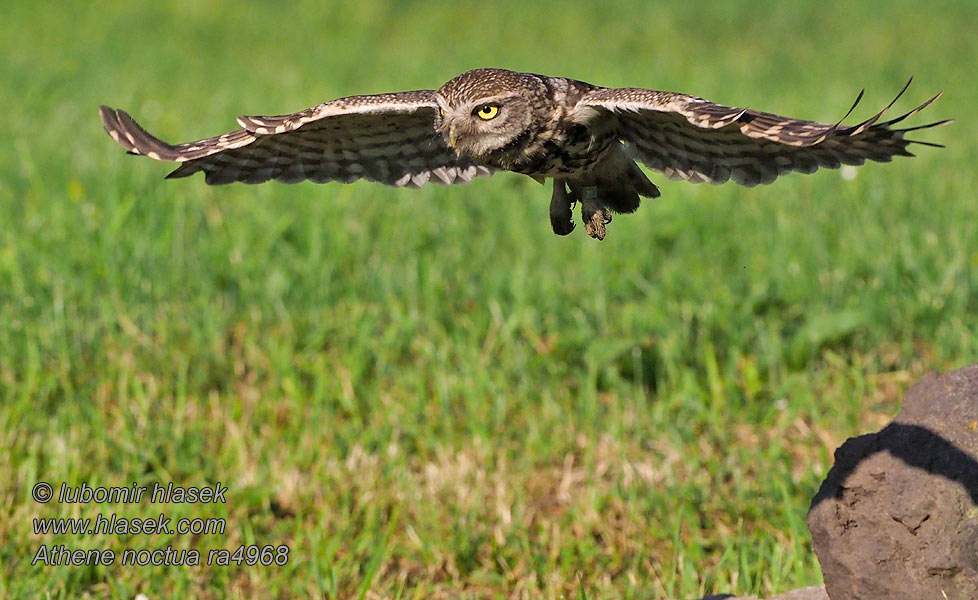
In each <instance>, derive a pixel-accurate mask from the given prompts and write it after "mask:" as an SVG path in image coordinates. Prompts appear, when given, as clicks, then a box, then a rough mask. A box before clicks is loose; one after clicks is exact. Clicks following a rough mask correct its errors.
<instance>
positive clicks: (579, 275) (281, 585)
mask: <svg viewBox="0 0 978 600" xmlns="http://www.w3.org/2000/svg"><path fill="white" fill-rule="evenodd" d="M4 12H5V17H4V19H3V21H2V23H0V80H2V81H3V82H4V83H3V85H2V86H0V101H2V105H3V106H4V111H3V112H4V119H3V131H4V133H3V143H2V144H0V403H2V404H0V446H2V447H4V448H6V451H5V452H3V453H0V482H9V483H8V484H7V485H2V486H0V515H2V517H0V556H2V558H3V568H2V570H0V598H7V597H9V598H27V597H36V596H37V595H38V593H39V590H43V591H44V594H45V595H44V597H50V598H80V597H81V598H84V597H112V598H132V597H134V596H135V594H137V593H144V594H146V595H147V596H149V597H150V598H152V599H156V598H167V597H198V598H224V597H229V598H251V597H262V598H265V597H280V598H290V597H305V596H313V597H327V598H334V597H335V598H348V597H366V598H395V597H396V598H429V597H444V598H457V597H461V598H524V597H559V596H561V595H563V596H565V597H573V596H577V595H578V593H579V590H584V591H585V593H586V595H587V597H588V598H620V597H624V598H648V597H693V596H701V595H704V594H706V593H710V592H732V593H760V594H769V593H772V592H779V591H784V590H786V589H790V588H792V587H797V586H802V585H807V584H812V583H816V582H818V581H819V578H820V575H819V571H818V566H817V563H816V561H815V558H814V556H813V554H812V553H811V550H810V542H809V538H808V533H807V530H806V528H805V523H804V517H805V512H806V510H807V508H808V503H809V499H810V498H811V496H812V495H813V493H814V492H815V490H816V489H817V486H818V484H819V483H820V481H821V479H822V477H823V476H824V474H825V473H826V471H827V469H828V468H829V466H830V463H831V453H832V451H833V450H834V448H835V447H836V446H837V445H838V444H840V443H841V442H842V441H843V440H844V439H845V438H846V437H848V436H851V435H855V434H858V433H861V432H864V431H867V430H869V429H873V428H876V427H878V426H879V425H880V424H882V423H883V422H885V421H886V420H887V419H888V418H889V417H890V416H892V415H893V414H894V413H895V412H896V411H897V410H898V408H899V399H900V397H901V395H902V392H903V391H904V389H905V387H906V386H907V385H908V384H909V383H910V382H912V381H913V380H914V379H915V378H917V377H918V376H919V375H921V374H922V373H923V372H925V371H928V370H934V369H944V370H946V369H950V368H953V367H957V366H962V365H964V364H968V363H972V362H974V361H975V356H976V354H978V322H976V319H975V314H976V311H978V218H976V216H975V201H974V190H975V189H976V187H978V177H976V175H975V169H974V164H975V163H976V161H978V153H976V149H975V144H974V140H975V139H976V137H978V130H976V129H978V128H976V125H975V122H976V121H975V119H974V118H973V117H974V113H975V110H974V109H975V102H974V100H973V99H974V98H975V97H978V84H976V82H975V78H974V73H973V67H974V65H975V64H978V42H975V38H974V35H973V31H972V29H973V27H972V25H973V23H975V22H978V5H976V4H975V3H973V2H965V1H961V2H949V1H937V2H932V3H930V4H928V5H927V6H923V5H920V4H919V3H912V2H909V1H897V2H890V3H885V4H883V3H873V2H871V3H861V4H853V3H848V2H841V1H839V2H822V3H809V4H800V3H794V4H792V3H776V4H764V5H763V6H758V5H757V4H756V3H753V2H735V1H725V2H711V3H706V2H658V3H645V2H620V3H616V4H614V5H612V6H610V7H609V6H606V5H601V6H599V5H597V4H592V3H587V2H565V3H561V4H560V5H552V6H550V7H548V8H546V9H543V8H539V9H538V8H535V7H534V5H529V4H527V3H524V2H516V1H513V0H500V1H497V2H493V3H450V2H432V3H408V2H404V3H396V4H382V3H378V2H357V3H319V2H311V1H309V2H291V3H281V4H275V5H273V4H266V3H259V2H234V3H232V2H207V3H193V4H187V3H176V2H159V1H156V2H148V1H142V0H139V1H130V2H107V3H100V4H99V5H97V6H96V5H90V6H83V5H71V4H63V3H54V2H39V3H38V2H31V3H27V2H21V3H18V2H8V3H7V4H6V5H5V9H4ZM476 66H502V67H508V68H513V69H518V70H531V71H537V72H543V73H548V74H555V75H567V76H571V77H577V78H580V79H584V80H587V81H591V82H593V83H598V84H603V85H633V86H645V87H652V88H658V89H674V90H681V91H686V92H690V93H694V94H697V95H701V96H704V97H707V98H710V99H713V100H716V101H719V102H724V103H728V104H734V105H749V106H751V107H753V108H758V109H762V110H770V111H775V112H781V113H784V114H790V115H792V116H799V117H804V118H813V119H819V120H823V121H833V120H835V119H837V118H838V117H840V116H841V115H842V113H843V112H844V110H845V109H846V108H847V107H848V105H849V102H851V100H852V98H853V97H854V95H855V93H856V92H857V91H858V90H859V89H860V88H863V87H865V88H867V98H866V106H864V107H863V108H862V109H861V110H862V112H860V113H859V114H857V115H856V118H858V117H859V116H861V115H868V114H871V113H872V112H873V111H875V110H876V109H877V107H879V106H882V105H884V104H885V103H886V102H888V101H889V99H890V98H891V96H892V94H893V93H895V92H896V91H897V90H898V89H899V86H900V85H901V84H902V83H903V82H904V81H905V79H906V77H907V76H908V75H910V74H913V75H915V76H916V78H915V82H914V85H913V86H912V87H911V89H910V92H909V98H910V99H909V100H907V101H905V102H902V103H901V105H900V107H904V106H906V107H909V106H910V103H911V101H913V100H917V101H919V100H922V99H923V98H925V97H927V96H928V95H929V94H932V93H933V92H935V91H937V90H940V89H944V90H946V92H947V94H946V95H945V97H944V98H942V99H941V100H940V101H939V102H938V103H937V104H936V105H935V106H934V107H932V108H929V109H927V111H926V113H925V114H923V115H921V116H919V117H917V121H915V123H923V122H926V121H927V120H928V119H930V120H935V119H938V118H945V117H957V118H958V121H957V122H956V123H955V124H954V125H952V126H951V127H948V128H944V129H941V130H935V131H927V132H923V133H921V134H919V137H921V138H923V139H927V140H930V141H935V142H940V143H945V144H947V145H948V148H947V149H946V150H934V149H930V148H923V147H918V148H917V150H918V152H919V154H920V156H919V158H916V159H913V160H899V161H897V162H896V163H894V164H889V165H876V164H874V165H869V166H866V167H863V168H861V169H860V170H859V172H858V173H859V174H858V177H857V178H856V179H855V180H853V181H845V180H843V179H842V178H841V177H840V176H839V173H838V172H835V171H828V172H820V173H818V174H816V175H814V176H810V177H805V176H800V175H794V176H790V177H786V178H785V179H783V180H781V181H779V182H777V183H776V184H774V185H772V186H769V187H763V188H754V189H745V188H740V187H737V186H733V185H725V186H720V187H711V186H691V185H688V184H683V183H675V182H670V181H668V180H665V179H664V178H663V177H661V176H659V177H657V178H654V179H655V180H656V182H657V183H658V184H659V185H660V186H661V188H662V191H663V197H662V198H661V199H660V200H658V201H656V202H649V203H647V205H646V206H643V207H642V209H641V210H640V211H639V212H638V213H637V214H636V215H633V216H622V217H619V218H617V219H616V220H615V222H614V224H613V225H612V226H611V229H610V235H609V237H608V239H607V240H605V241H604V242H602V243H595V242H594V241H592V240H590V239H588V238H587V237H586V236H584V235H583V233H582V232H581V231H578V232H575V233H576V235H573V236H571V237H569V238H557V237H555V236H553V235H552V234H551V233H550V225H549V222H548V219H547V217H546V214H547V213H546V205H547V201H548V199H549V191H548V190H545V189H543V188H541V187H539V186H537V185H536V184H535V183H533V182H530V181H529V180H526V179H524V178H519V177H517V176H512V175H507V174H502V175H497V176H496V177H494V178H493V179H492V180H486V181H478V182H476V183H473V184H472V185H470V186H467V187H460V188H455V189H443V188H437V187H429V188H424V189H422V190H420V191H410V190H394V189H390V188H384V187H381V186H376V185H371V184H354V185H350V186H340V185H335V184H331V185H326V186H315V185H311V184H300V185H296V186H283V185H265V186H258V187H248V186H242V185H234V186H228V187H222V188H208V187H206V186H204V185H203V182H202V181H201V180H199V179H197V178H194V179H191V180H180V181H167V182H164V181H161V177H162V175H163V174H164V173H165V172H166V168H165V167H164V166H161V165H158V164H153V163H151V161H148V160H144V159H130V158H128V157H126V156H125V155H124V154H123V153H122V152H121V151H120V149H119V148H118V147H117V146H116V145H115V144H114V143H112V142H111V140H110V139H109V138H108V137H106V136H105V134H104V132H103V131H102V129H101V125H100V123H99V122H98V119H97V116H96V110H95V109H96V106H97V105H98V104H100V103H105V104H109V105H113V106H120V107H123V108H125V109H127V110H130V111H131V112H132V113H133V114H134V115H135V116H136V118H137V119H139V120H140V121H141V122H142V123H144V124H145V125H146V126H147V127H148V128H149V129H150V130H151V131H153V132H155V133H159V134H160V135H162V136H163V137H164V138H165V139H170V140H172V141H184V140H189V139H196V138H198V137H202V136H205V135H212V134H215V133H219V132H222V131H225V130H227V129H228V128H230V127H232V126H233V121H232V118H233V116H235V115H237V114H262V113H273V114H274V113H281V112H288V111H292V110H297V109H299V108H303V107H305V106H310V105H313V104H315V103H318V102H321V101H323V100H326V99H329V98H333V97H337V96H341V95H348V94H353V93H369V92H382V91H389V90H399V89H415V88H424V87H437V86H438V85H440V84H441V83H442V82H444V81H445V80H447V79H448V78H450V77H452V76H453V75H455V74H457V73H459V72H461V71H463V70H465V69H468V68H472V67H476ZM900 107H898V108H900ZM927 113H929V114H927ZM41 479H43V480H47V481H51V482H60V481H66V482H68V483H69V484H72V485H77V484H79V483H81V482H85V481H87V482H90V483H91V484H92V485H127V484H129V483H131V482H133V481H138V482H140V483H141V484H151V483H152V482H154V481H162V482H169V481H173V482H174V483H175V484H177V485H201V484H205V483H207V482H215V481H221V482H224V483H225V484H226V485H229V487H230V494H229V502H228V504H227V505H226V506H218V507H216V508H211V507H201V506H180V505H173V506H171V507H168V508H167V509H166V510H167V512H168V514H170V515H172V516H173V517H174V518H178V517H181V516H193V517H199V516H224V517H226V518H227V519H228V523H229V527H228V533H227V535H225V536H216V537H215V536H212V537H200V538H191V537H189V536H185V537H180V536H173V537H172V538H170V537H165V536H164V537H160V536H132V537H129V538H126V537H121V538H120V537H106V536H76V537H71V536H64V537H50V536H49V537H38V536H35V535H33V533H32V532H31V527H30V524H31V519H32V518H34V517H46V516H83V517H84V516H89V517H94V516H95V514H96V513H97V512H98V511H99V508H98V507H95V506H70V505H67V506H59V505H56V504H55V503H52V504H49V505H46V506H42V505H38V504H35V503H33V502H32V501H31V500H30V497H29V489H30V486H31V485H32V484H33V483H34V482H35V481H37V480H41ZM109 508H111V510H116V511H117V512H119V514H120V516H126V517H138V516H147V515H153V514H155V513H157V512H159V507H157V506H154V505H149V504H142V505H134V506H116V507H103V509H102V510H103V511H104V512H107V511H108V510H109ZM42 543H44V544H54V543H64V544H67V545H69V546H71V547H76V548H91V547H109V548H113V549H116V550H118V549H120V548H122V547H137V548H141V547H148V548H156V547H165V546H166V545H167V544H171V545H173V547H174V548H190V547H194V548H200V549H201V550H207V549H211V548H232V549H233V548H234V547H236V546H237V545H238V544H242V543H259V544H266V543H270V544H283V543H284V544H289V545H290V547H291V548H292V552H291V554H290V561H289V563H288V565H287V566H285V567H282V568H261V567H258V568H256V567H221V568H218V567H206V566H204V567H189V568H188V567H169V568H168V567H143V568H129V567H125V568H123V567H119V566H115V567H93V568H89V567H85V568H80V567H46V568H42V567H40V566H35V567H32V566H30V557H31V556H33V554H34V552H35V551H36V549H37V547H38V546H39V545H40V544H42Z"/></svg>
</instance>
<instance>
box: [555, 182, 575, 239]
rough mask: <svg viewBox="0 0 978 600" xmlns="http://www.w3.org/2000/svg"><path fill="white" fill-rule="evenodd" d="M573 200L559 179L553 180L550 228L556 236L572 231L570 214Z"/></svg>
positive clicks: (572, 225) (571, 216)
mask: <svg viewBox="0 0 978 600" xmlns="http://www.w3.org/2000/svg"><path fill="white" fill-rule="evenodd" d="M572 207H573V200H572V199H571V197H570V195H569V194H568V193H567V188H566V187H564V182H563V181H562V180H560V179H555V180H554V194H553V196H552V197H551V198H550V226H551V227H552V228H553V230H554V233H555V234H557V235H567V234H569V233H570V232H572V231H574V220H573V219H574V213H572V212H571V208H572Z"/></svg>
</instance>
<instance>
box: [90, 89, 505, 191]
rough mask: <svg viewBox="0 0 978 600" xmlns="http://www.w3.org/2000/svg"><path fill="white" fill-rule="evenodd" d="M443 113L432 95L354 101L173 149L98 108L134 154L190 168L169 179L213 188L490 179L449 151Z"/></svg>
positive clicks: (259, 121) (245, 121)
mask: <svg viewBox="0 0 978 600" xmlns="http://www.w3.org/2000/svg"><path fill="white" fill-rule="evenodd" d="M437 113H438V104H437V103H436V102H435V97H434V92H432V91H430V90H420V91H416V92H400V93H395V94H378V95H373V96H351V97H348V98H340V99H338V100H333V101H332V102H326V103H324V104H320V105H319V106H314V107H312V108H309V109H307V110H303V111H300V112H297V113H293V114H290V115H281V116H274V117H240V118H238V123H239V124H240V125H241V126H242V127H243V129H238V130H235V131H232V132H230V133H225V134H224V135H221V136H217V137H212V138H208V139H205V140H200V141H197V142H188V143H186V144H180V145H177V146H171V145H170V144H167V143H166V142H163V141H161V140H159V139H157V138H155V137H153V136H152V135H150V134H149V133H147V132H146V131H145V130H144V129H143V128H142V127H140V126H139V125H138V124H137V123H136V122H135V121H133V119H132V117H130V116H129V115H128V114H126V113H125V112H124V111H121V110H118V109H112V108H108V107H106V106H102V107H101V108H99V114H100V116H101V117H102V123H103V124H104V125H105V130H106V131H107V132H108V134H109V135H110V136H112V138H113V139H114V140H115V141H116V142H118V143H119V144H120V145H121V146H122V147H124V148H125V149H126V150H128V151H129V152H131V153H132V154H142V155H145V156H148V157H150V158H153V159H156V160H162V161H173V162H179V163H183V164H181V165H180V167H179V168H177V169H176V170H175V171H173V172H172V173H170V174H169V175H168V176H167V177H186V176H188V175H193V174H194V173H196V172H198V171H203V172H204V179H205V181H206V182H207V183H209V184H222V183H230V182H232V181H243V182H245V183H262V182H264V181H269V180H271V179H274V180H277V181H282V182H285V183H295V182H298V181H302V180H305V179H308V180H311V181H314V182H316V183H324V182H327V181H341V182H351V181H355V180H357V179H367V180H370V181H378V182H380V183H385V184H387V185H395V186H409V187H420V186H422V185H424V184H425V183H427V182H429V181H430V182H432V183H441V184H452V183H468V182H470V181H472V180H473V179H474V178H475V177H477V176H483V175H491V174H492V171H491V170H490V169H489V168H487V167H485V166H483V165H480V164H477V163H474V162H472V161H469V160H466V159H464V158H459V157H458V156H457V155H456V154H455V152H453V151H452V150H451V149H449V148H448V146H447V145H446V144H445V142H444V140H443V139H442V137H441V135H439V134H438V133H437V132H436V131H435V126H434V123H435V117H436V115H437Z"/></svg>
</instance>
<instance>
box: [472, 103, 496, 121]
mask: <svg viewBox="0 0 978 600" xmlns="http://www.w3.org/2000/svg"><path fill="white" fill-rule="evenodd" d="M475 114H477V115H479V118H480V119H482V120H483V121H488V120H489V119H493V118H495V117H496V115H498V114H499V107H498V106H496V105H495V104H483V105H482V106H480V107H479V108H478V109H476V111H475Z"/></svg>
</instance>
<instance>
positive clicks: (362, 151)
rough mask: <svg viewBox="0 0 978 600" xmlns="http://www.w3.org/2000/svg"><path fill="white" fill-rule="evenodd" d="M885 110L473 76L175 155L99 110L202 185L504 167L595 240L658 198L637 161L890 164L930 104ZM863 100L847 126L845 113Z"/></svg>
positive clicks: (754, 176) (463, 176)
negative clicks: (825, 108) (840, 112)
mask: <svg viewBox="0 0 978 600" xmlns="http://www.w3.org/2000/svg"><path fill="white" fill-rule="evenodd" d="M909 85H910V82H909V81H908V82H907V85H905V86H904V87H903V89H902V90H901V91H900V93H899V94H897V97H896V98H895V99H894V100H893V102H891V103H890V104H889V105H888V106H887V107H886V108H884V109H883V110H882V111H880V112H879V113H877V114H876V115H874V116H872V117H871V118H869V119H867V120H865V121H863V122H862V123H859V124H857V125H851V126H843V125H842V120H845V117H843V119H842V120H840V121H839V122H838V123H836V124H834V125H830V124H826V123H817V122H814V121H804V120H800V119H792V118H787V117H781V116H778V115H775V114H771V113H766V112H760V111H756V110H751V109H746V108H734V107H730V106H724V105H722V104H715V103H713V102H709V101H707V100H704V99H702V98H697V97H695V96H689V95H685V94H678V93H673V92H659V91H653V90H646V89H639V88H606V87H599V86H595V85H591V84H589V83H585V82H583V81H577V80H574V79H566V78H563V77H547V76H544V75H536V74H532V73H516V72H513V71H507V70H504V69H475V70H472V71H467V72H465V73H462V74H461V75H459V76H457V77H455V78H454V79H452V80H451V81H449V82H448V83H446V84H445V85H443V86H441V87H440V88H439V89H438V90H419V91H411V92H397V93H391V94H377V95H369V96H350V97H347V98H340V99H338V100H333V101H331V102H325V103H323V104H320V105H318V106H314V107H312V108H309V109H306V110H303V111H300V112H297V113H292V114H288V115H280V116H268V117H239V118H238V124H239V125H241V129H237V130H235V131H232V132H230V133H225V134H224V135H220V136H217V137H212V138H207V139H204V140H200V141H197V142H188V143H186V144H180V145H177V146H172V145H170V144H167V143H165V142H163V141H161V140H159V139H157V138H155V137H153V136H152V135H150V134H149V133H147V132H146V131H145V130H144V129H143V128H142V127H140V126H139V125H138V124H137V123H136V122H135V121H134V120H133V119H132V117H130V116H129V115H128V114H127V113H125V112H124V111H121V110H117V109H111V108H108V107H106V106H102V107H100V109H99V112H100V116H101V118H102V123H103V124H104V125H105V130H106V131H107V132H108V134H109V135H110V136H112V138H113V139H114V140H115V141H116V142H118V143H119V144H120V145H122V146H123V147H124V148H125V149H126V150H128V151H129V152H130V153H132V154H141V155H144V156H148V157H150V158H153V159H156V160H161V161H171V162H178V163H181V164H180V166H179V167H178V168H177V169H176V170H175V171H173V172H172V173H170V174H169V175H168V176H167V177H170V178H173V177H186V176H188V175H192V174H194V173H196V172H198V171H203V173H204V180H205V181H206V182H207V183H209V184H223V183H230V182H233V181H242V182H244V183H262V182H265V181H269V180H272V179H274V180H276V181H281V182H285V183H294V182H298V181H303V180H307V179H308V180H311V181H314V182H316V183H324V182H328V181H339V182H352V181H355V180H357V179H366V180H369V181H377V182H380V183H384V184H387V185H393V186H408V187H420V186H422V185H424V184H426V183H438V184H456V183H468V182H470V181H472V180H473V179H474V178H475V177H480V176H488V175H491V174H492V173H493V172H494V171H499V170H502V171H513V172H515V173H521V174H524V175H527V176H529V177H532V178H533V179H535V180H537V181H539V182H540V183H545V182H546V180H547V179H552V180H553V195H552V196H551V200H550V224H551V226H552V228H553V231H554V233H556V234H558V235H567V234H569V233H570V232H571V231H572V230H573V229H574V222H573V212H572V211H573V208H574V206H575V205H576V204H580V212H581V220H582V222H583V223H584V226H585V229H586V231H587V233H588V235H590V236H591V237H592V238H596V239H599V240H600V239H604V237H605V233H606V225H607V224H608V223H610V222H611V216H612V213H631V212H634V211H635V210H636V209H637V208H638V206H639V203H640V201H641V198H643V197H644V198H656V197H658V196H659V189H658V188H657V187H656V186H655V184H653V183H652V182H651V181H650V180H649V178H648V176H647V175H646V173H645V172H644V171H643V170H642V169H641V168H640V167H639V164H638V163H642V164H643V165H645V166H646V167H648V168H649V169H651V170H653V171H659V172H661V173H663V174H665V176H666V177H669V178H670V179H679V180H685V181H690V182H693V183H701V182H707V181H708V182H710V183H717V184H718V183H723V182H725V181H728V180H731V179H732V180H733V181H735V182H737V183H739V184H741V185H745V186H753V185H756V184H759V183H765V184H766V183H771V182H772V181H774V180H775V179H776V178H777V177H778V176H779V175H783V174H785V173H789V172H791V171H800V172H802V173H813V172H814V171H815V170H816V169H818V168H819V167H828V168H837V167H839V166H840V165H844V164H845V165H861V164H863V163H864V162H865V161H866V160H874V161H879V162H888V161H890V160H892V157H894V156H913V154H911V153H910V152H909V151H908V150H907V147H908V146H909V145H910V144H913V143H917V144H923V145H927V146H938V147H940V146H939V144H933V143H930V142H923V141H917V140H907V139H905V138H904V134H905V133H906V132H908V131H913V130H916V129H925V128H928V127H936V126H939V125H944V124H947V123H949V122H951V121H950V120H945V121H938V122H935V123H929V124H927V125H919V126H917V127H909V128H904V129H897V128H893V125H895V124H897V123H899V122H901V121H903V120H904V119H906V118H907V117H910V116H911V115H914V114H915V113H917V112H918V111H920V110H921V109H923V108H924V107H926V106H927V105H929V104H930V103H931V102H933V101H935V100H936V99H937V98H939V97H940V94H937V95H936V96H934V97H933V98H931V99H930V100H927V101H926V102H924V103H923V104H921V105H920V106H918V107H917V108H915V109H913V110H911V111H910V112H908V113H906V114H904V115H902V116H899V117H897V118H895V119H891V120H888V121H883V122H881V121H880V118H881V117H882V116H883V113H884V112H886V110H887V109H888V108H890V106H892V105H893V103H894V102H896V100H897V99H898V98H899V97H900V96H901V95H902V94H903V92H904V91H906V89H907V87H908V86H909ZM862 95H863V94H862V92H860V94H859V96H858V97H857V98H856V102H855V103H853V105H852V108H851V109H849V112H848V113H846V117H848V116H849V114H851V113H852V110H853V109H854V108H855V107H856V104H858V102H859V100H860V99H861V98H862Z"/></svg>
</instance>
